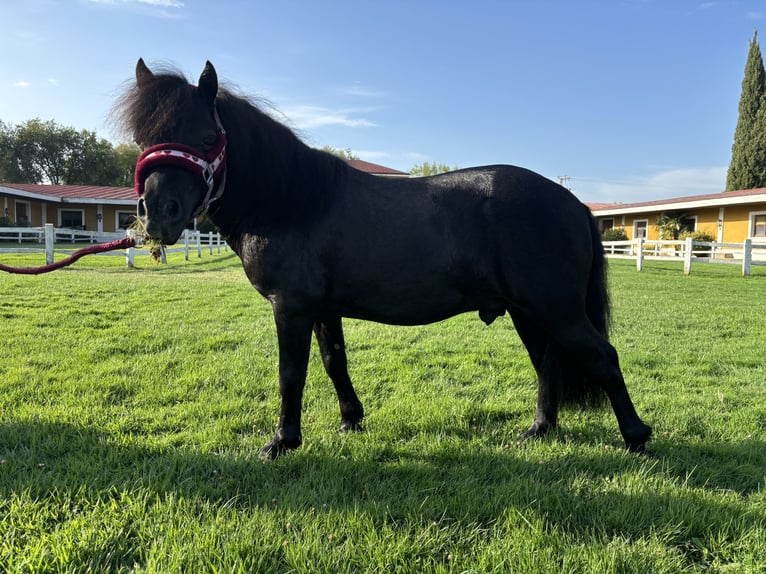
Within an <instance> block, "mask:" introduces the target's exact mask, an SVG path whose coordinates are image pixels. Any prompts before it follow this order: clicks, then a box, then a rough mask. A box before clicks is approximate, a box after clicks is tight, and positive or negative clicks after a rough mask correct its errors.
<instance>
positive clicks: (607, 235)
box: [601, 227, 628, 241]
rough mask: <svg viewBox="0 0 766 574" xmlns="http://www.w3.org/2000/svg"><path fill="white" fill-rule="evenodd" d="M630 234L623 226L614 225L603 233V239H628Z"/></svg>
mask: <svg viewBox="0 0 766 574" xmlns="http://www.w3.org/2000/svg"><path fill="white" fill-rule="evenodd" d="M627 240H628V235H627V234H626V233H625V230H624V229H623V228H622V227H612V229H606V230H604V232H603V233H602V234H601V241H627Z"/></svg>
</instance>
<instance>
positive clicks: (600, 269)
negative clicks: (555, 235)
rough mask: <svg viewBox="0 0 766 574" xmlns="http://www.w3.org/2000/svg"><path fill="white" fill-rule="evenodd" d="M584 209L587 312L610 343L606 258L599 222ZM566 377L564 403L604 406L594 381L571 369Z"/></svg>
mask: <svg viewBox="0 0 766 574" xmlns="http://www.w3.org/2000/svg"><path fill="white" fill-rule="evenodd" d="M585 210H586V212H587V217H588V223H589V225H590V240H591V251H592V253H593V259H592V262H591V267H590V275H589V276H588V287H587V292H586V299H585V313H586V314H587V316H588V320H590V322H591V324H592V325H593V326H594V327H595V328H596V330H597V331H598V332H599V333H600V334H601V335H603V336H604V338H605V339H606V340H607V341H608V340H609V324H610V318H611V302H610V299H609V289H608V285H607V266H606V257H605V256H604V247H603V245H602V244H601V233H600V232H599V230H598V225H597V224H596V220H595V219H594V217H593V214H591V212H590V210H589V209H588V208H587V207H586V208H585ZM563 376H564V377H565V378H566V379H567V380H565V381H564V385H563V397H562V403H563V404H566V405H576V406H581V407H601V406H603V405H604V404H605V402H606V394H605V393H604V390H603V389H602V388H601V387H600V386H599V385H598V384H597V383H596V382H595V381H592V380H590V379H588V377H585V376H583V375H582V374H580V373H579V372H577V371H576V370H574V369H571V368H570V369H565V370H564V373H563Z"/></svg>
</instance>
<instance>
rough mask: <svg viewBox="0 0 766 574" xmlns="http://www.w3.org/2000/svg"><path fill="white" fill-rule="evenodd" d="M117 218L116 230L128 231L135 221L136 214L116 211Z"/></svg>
mask: <svg viewBox="0 0 766 574" xmlns="http://www.w3.org/2000/svg"><path fill="white" fill-rule="evenodd" d="M116 217H117V229H128V228H129V227H130V226H131V225H133V222H134V221H135V220H136V214H135V212H133V211H118V212H117V214H116Z"/></svg>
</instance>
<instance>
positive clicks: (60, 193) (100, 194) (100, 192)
mask: <svg viewBox="0 0 766 574" xmlns="http://www.w3.org/2000/svg"><path fill="white" fill-rule="evenodd" d="M0 187H6V188H10V189H16V190H18V191H26V192H27V193H38V194H40V195H50V196H52V197H57V198H67V199H69V200H76V199H88V200H93V199H118V200H126V201H128V200H129V201H133V200H135V199H136V192H135V190H134V189H133V188H132V187H106V186H101V185H42V184H33V183H0Z"/></svg>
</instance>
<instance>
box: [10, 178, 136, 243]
mask: <svg viewBox="0 0 766 574" xmlns="http://www.w3.org/2000/svg"><path fill="white" fill-rule="evenodd" d="M135 215H136V192H135V190H134V189H133V188H132V187H101V186H90V185H35V184H23V183H0V217H4V218H6V219H7V220H9V221H10V223H11V225H18V226H29V227H42V226H43V225H45V224H46V223H52V224H53V225H54V226H55V227H67V228H70V229H83V230H87V231H97V232H99V233H101V232H110V231H119V230H121V229H127V228H128V227H129V226H130V224H131V223H132V222H133V219H134V218H135Z"/></svg>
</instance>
